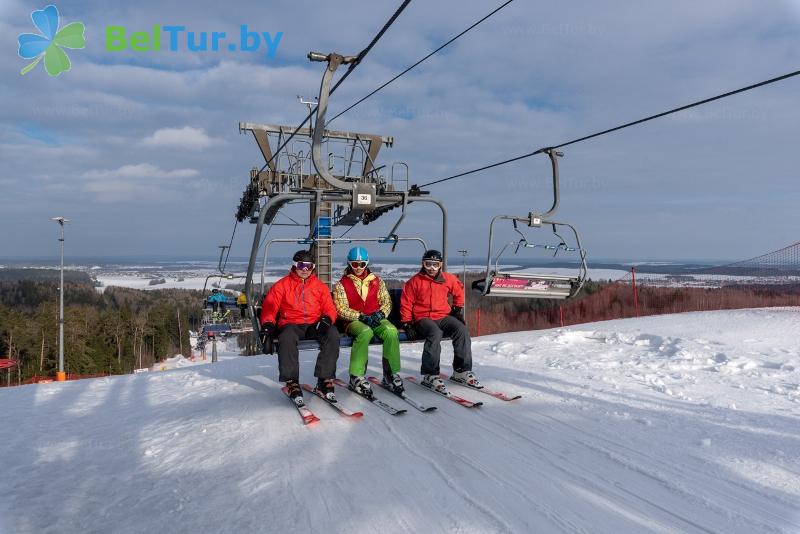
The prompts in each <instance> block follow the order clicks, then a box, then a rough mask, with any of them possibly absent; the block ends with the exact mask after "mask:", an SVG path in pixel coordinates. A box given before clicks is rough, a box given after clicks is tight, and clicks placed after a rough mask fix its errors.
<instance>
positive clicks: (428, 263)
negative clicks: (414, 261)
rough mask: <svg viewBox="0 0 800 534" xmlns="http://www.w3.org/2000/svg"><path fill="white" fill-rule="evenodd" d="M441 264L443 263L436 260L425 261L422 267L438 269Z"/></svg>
mask: <svg viewBox="0 0 800 534" xmlns="http://www.w3.org/2000/svg"><path fill="white" fill-rule="evenodd" d="M441 264H442V262H440V261H436V260H425V261H423V262H422V266H423V267H425V268H426V269H438V268H439V266H440V265H441Z"/></svg>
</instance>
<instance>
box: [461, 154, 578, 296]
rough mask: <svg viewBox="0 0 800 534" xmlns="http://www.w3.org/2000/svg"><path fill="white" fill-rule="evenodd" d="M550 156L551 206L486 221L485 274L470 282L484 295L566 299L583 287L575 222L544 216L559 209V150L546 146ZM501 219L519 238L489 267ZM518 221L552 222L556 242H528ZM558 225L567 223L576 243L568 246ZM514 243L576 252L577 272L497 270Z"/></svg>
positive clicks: (535, 225)
mask: <svg viewBox="0 0 800 534" xmlns="http://www.w3.org/2000/svg"><path fill="white" fill-rule="evenodd" d="M545 152H546V153H547V155H548V156H549V157H550V161H551V164H552V168H553V206H552V207H551V208H550V210H548V211H547V212H546V213H544V214H541V215H539V214H535V213H533V212H530V213H528V215H527V216H526V217H520V216H515V215H498V216H496V217H494V218H493V219H492V222H491V224H490V225H489V253H488V255H487V259H486V276H485V278H483V279H481V280H477V281H475V282H473V284H472V288H473V289H475V290H478V291H480V292H481V294H482V295H483V296H491V297H522V298H540V299H567V298H570V297H573V296H575V295H576V294H577V293H578V292H579V291H580V290H581V287H583V284H584V282H585V281H586V277H587V273H588V268H587V265H586V251H585V250H583V248H582V247H581V240H580V236H579V235H578V231H577V230H576V229H575V227H574V226H572V225H571V224H568V223H563V222H558V221H553V220H547V219H546V217H550V216H551V215H553V214H554V213H555V211H556V209H558V204H559V175H558V160H557V157H559V156H561V155H562V154H561V153H560V152H556V151H555V150H552V149H548V150H546V151H545ZM501 219H509V220H511V222H512V223H513V225H514V231H516V232H517V233H518V234H520V236H521V239H519V241H512V242H510V243H507V244H506V245H505V246H503V248H502V249H501V250H500V252H499V253H498V254H497V256H496V257H495V261H494V269H492V241H493V237H494V224H495V222H496V221H498V220H501ZM517 222H524V223H526V224H527V225H528V226H529V227H531V228H541V227H542V225H545V224H546V225H551V226H552V228H553V234H554V235H555V236H556V237H558V239H559V243H558V244H556V245H539V244H534V243H530V242H529V241H528V239H527V238H526V237H525V235H524V234H523V233H522V232H520V230H519V228H518V227H517ZM559 226H566V227H568V228H569V229H570V230H571V231H572V234H573V235H574V236H575V246H569V245H568V244H567V242H566V240H565V239H564V238H563V237H562V236H561V235H560V234H559V233H558V227H559ZM511 246H513V247H515V250H514V253H515V254H516V253H518V252H519V250H520V248H533V249H535V248H543V249H545V250H552V251H554V252H553V256H555V255H557V254H558V253H559V251H564V252H571V253H578V255H579V265H578V272H577V274H576V275H574V276H566V275H557V274H542V273H531V272H514V271H506V272H503V271H501V270H500V258H501V257H502V256H503V253H504V252H505V251H506V250H507V249H508V248H509V247H511Z"/></svg>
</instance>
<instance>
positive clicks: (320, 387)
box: [314, 378, 336, 402]
mask: <svg viewBox="0 0 800 534" xmlns="http://www.w3.org/2000/svg"><path fill="white" fill-rule="evenodd" d="M314 391H316V392H318V393H319V394H320V395H322V396H323V397H325V398H326V399H328V402H336V395H335V394H334V392H333V378H318V379H317V387H315V388H314Z"/></svg>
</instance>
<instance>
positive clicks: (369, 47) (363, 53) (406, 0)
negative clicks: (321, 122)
mask: <svg viewBox="0 0 800 534" xmlns="http://www.w3.org/2000/svg"><path fill="white" fill-rule="evenodd" d="M410 3H411V0H404V1H403V3H402V4H401V5H400V7H398V8H397V10H396V11H395V12H394V14H393V15H392V16H391V18H389V20H388V21H387V22H386V24H384V25H383V28H381V30H380V31H379V32H378V33H377V34H376V35H375V37H373V39H372V41H370V43H369V44H368V45H367V47H366V48H364V49H363V50H362V51H361V52H359V53H358V56H356V60H355V61H353V62H352V63H350V66H349V67H348V69H347V71H346V72H345V73H344V74H343V75H342V77H341V78H339V81H337V82H336V84H334V86H333V87H332V88H331V90H330V93H328V94H329V95H332V94H333V93H334V91H336V89H337V88H338V87H339V86H340V85H341V84H342V82H343V81H345V80H346V79H347V77H348V76H350V73H351V72H353V70H355V68H356V67H357V66H358V64H359V63H361V60H363V59H364V57H365V56H366V55H367V54H368V53H369V51H370V50H372V47H373V46H375V44H376V43H377V42H378V40H380V38H381V37H383V34H384V33H386V30H388V29H389V26H391V25H392V24H393V23H394V21H395V20H397V17H399V16H400V13H402V12H403V10H404V9H405V8H406V6H408V4H410ZM317 107H318V106H314V109H312V110H311V111H309V112H308V115H306V118H305V119H303V122H301V123H300V125H299V126H298V127H297V128H295V130H294V131H293V132H292V133H291V135H289V137H287V138H286V141H284V142H283V144H282V145H281V146H279V147H278V149H277V150H276V151H275V153H274V154H273V155H272V157H271V158H269V160H268V161H267V162H266V163H265V164H264V166H263V167H261V170H259V171H258V172H259V174H260V173H262V172H264V169H266V168H267V166H268V165H269V164H270V163H272V160H274V159H275V157H276V156H277V155H278V154H280V152H281V150H283V149H284V148H285V147H286V145H288V144H289V141H291V140H292V138H294V136H295V135H297V132H299V131H300V128H302V127H303V126H305V125H306V123H307V122H308V121H309V120H310V119H311V117H313V116H314V113H316V112H317Z"/></svg>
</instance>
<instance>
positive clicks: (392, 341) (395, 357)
mask: <svg viewBox="0 0 800 534" xmlns="http://www.w3.org/2000/svg"><path fill="white" fill-rule="evenodd" d="M374 332H375V335H376V336H378V337H379V338H381V340H383V374H384V376H391V375H394V374H397V373H399V372H400V340H399V338H398V337H397V328H395V326H394V325H393V324H392V323H390V322H389V320H388V319H383V320H382V321H381V322H380V325H378V328H376V329H375V330H374ZM387 367H388V371H389V372H388V373H387V372H386V371H387Z"/></svg>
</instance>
